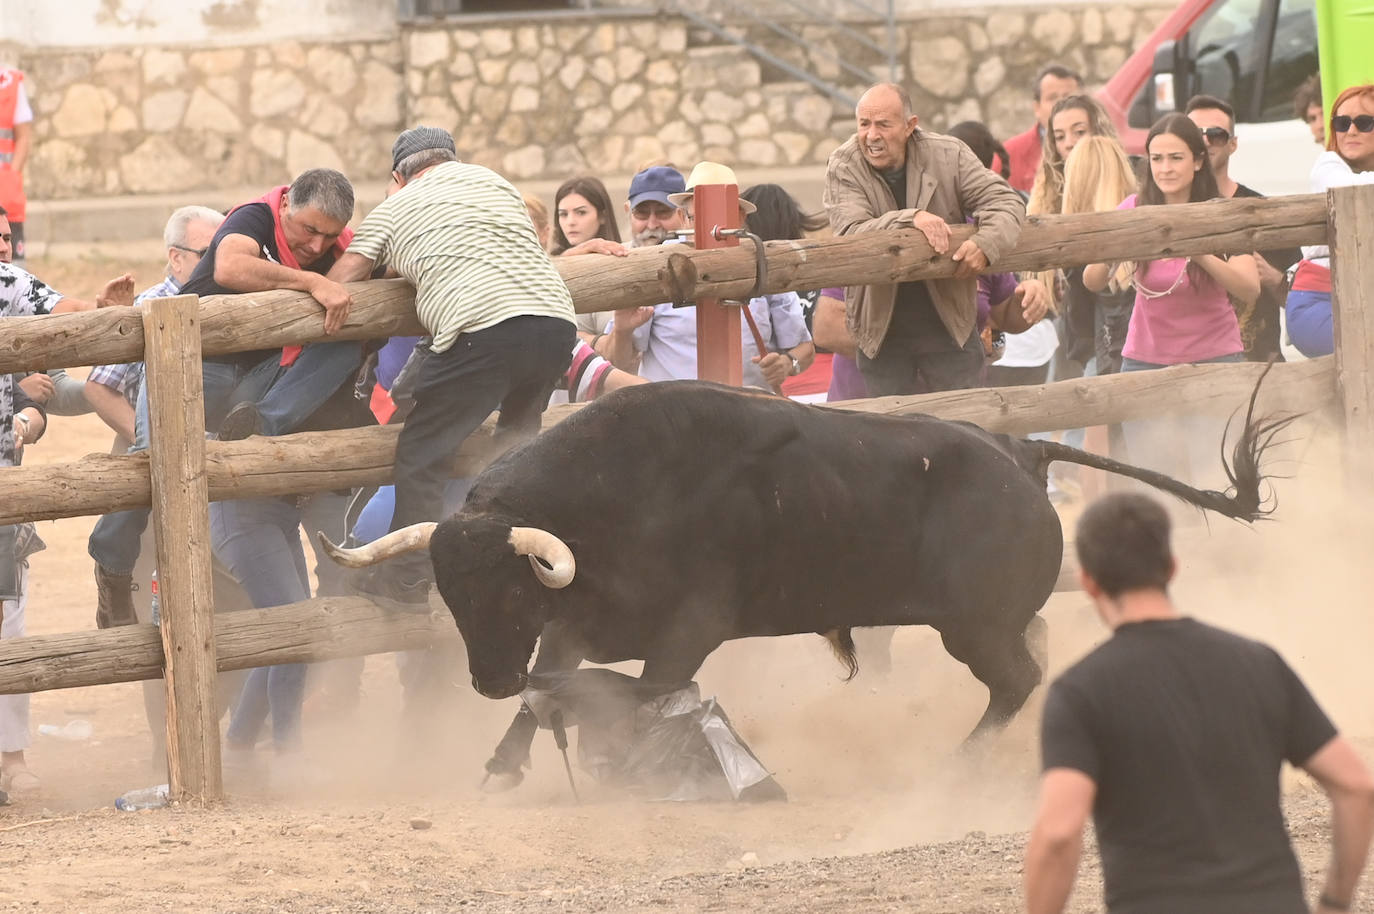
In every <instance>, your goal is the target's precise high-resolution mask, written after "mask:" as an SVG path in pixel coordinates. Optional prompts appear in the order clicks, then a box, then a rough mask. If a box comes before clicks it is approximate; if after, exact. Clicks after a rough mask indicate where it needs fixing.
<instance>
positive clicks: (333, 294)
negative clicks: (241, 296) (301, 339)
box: [215, 235, 353, 333]
mask: <svg viewBox="0 0 1374 914" xmlns="http://www.w3.org/2000/svg"><path fill="white" fill-rule="evenodd" d="M335 266H338V264H335ZM331 273H332V271H331ZM215 282H216V283H218V284H219V285H221V286H224V287H225V288H226V289H233V290H235V291H237V292H266V291H268V290H269V289H293V290H295V291H297V292H308V293H310V297H311V298H313V299H315V301H317V302H319V303H320V305H321V306H322V307H323V308H324V311H325V316H324V332H325V333H334V332H335V331H336V330H338V329H339V328H340V327H342V326H343V325H344V323H345V321H347V320H348V309H349V306H350V305H352V304H353V299H352V297H351V296H350V295H349V294H348V290H347V289H345V288H344V287H343V286H342V285H341V284H340V283H339V281H337V280H334V279H331V278H329V277H326V276H322V275H321V274H319V273H311V272H310V271H309V270H297V269H293V268H292V267H286V266H282V265H281V264H279V263H272V262H271V261H270V260H268V259H267V258H265V257H263V256H262V253H261V247H260V246H259V244H258V243H257V242H256V241H254V240H253V239H252V238H249V237H248V236H247V235H225V236H224V237H223V238H222V239H220V242H219V247H217V248H216V249H215Z"/></svg>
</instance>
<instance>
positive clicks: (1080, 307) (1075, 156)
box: [1060, 136, 1136, 375]
mask: <svg viewBox="0 0 1374 914" xmlns="http://www.w3.org/2000/svg"><path fill="white" fill-rule="evenodd" d="M1135 189H1136V180H1135V171H1134V170H1133V169H1132V168H1131V162H1130V160H1129V159H1128V158H1126V151H1125V150H1124V149H1122V148H1121V144H1120V143H1118V142H1117V141H1116V140H1114V139H1112V138H1111V137H1106V136H1089V137H1086V138H1084V139H1083V140H1082V142H1080V143H1078V144H1077V145H1076V147H1075V148H1074V149H1073V151H1072V152H1071V153H1070V155H1069V156H1068V158H1067V159H1066V160H1065V162H1064V185H1063V203H1062V208H1061V210H1060V212H1063V213H1065V214H1073V213H1102V212H1110V211H1112V210H1114V209H1116V208H1117V206H1118V205H1120V203H1121V201H1122V200H1124V199H1126V198H1127V197H1129V196H1130V195H1131V194H1132V193H1134V192H1135ZM1134 305H1135V289H1134V287H1133V286H1132V282H1131V268H1130V266H1129V265H1128V264H1121V265H1120V266H1118V267H1117V269H1116V272H1115V273H1114V274H1112V275H1111V276H1109V277H1108V280H1107V286H1106V288H1104V289H1102V290H1101V291H1100V292H1092V291H1089V290H1088V289H1087V288H1086V287H1085V286H1084V285H1083V270H1082V268H1074V269H1070V270H1065V271H1064V294H1063V306H1064V311H1065V313H1066V319H1067V321H1068V322H1069V324H1070V325H1072V326H1073V327H1075V329H1079V328H1082V329H1081V330H1080V332H1079V334H1077V335H1084V336H1086V335H1087V332H1090V333H1091V339H1092V341H1093V347H1092V357H1093V359H1095V362H1094V366H1095V369H1096V371H1095V373H1096V374H1099V375H1107V374H1115V373H1116V372H1118V371H1120V370H1121V348H1122V346H1124V345H1125V343H1126V329H1127V327H1129V326H1130V321H1131V310H1132V308H1133V306H1134ZM1089 327H1090V328H1091V330H1090V331H1087V328H1089Z"/></svg>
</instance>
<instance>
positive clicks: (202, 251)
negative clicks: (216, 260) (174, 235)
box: [172, 244, 210, 257]
mask: <svg viewBox="0 0 1374 914" xmlns="http://www.w3.org/2000/svg"><path fill="white" fill-rule="evenodd" d="M172 247H174V248H176V249H177V250H178V251H185V252H186V253H188V254H195V255H196V256H197V257H204V256H205V252H206V251H208V250H210V248H209V247H203V248H188V247H187V246H186V245H184V244H174V245H172Z"/></svg>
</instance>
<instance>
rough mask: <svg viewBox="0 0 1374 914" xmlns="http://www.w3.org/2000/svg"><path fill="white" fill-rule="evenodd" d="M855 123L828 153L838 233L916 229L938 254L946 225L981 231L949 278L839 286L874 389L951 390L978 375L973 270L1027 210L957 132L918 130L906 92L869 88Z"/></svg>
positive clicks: (878, 392)
mask: <svg viewBox="0 0 1374 914" xmlns="http://www.w3.org/2000/svg"><path fill="white" fill-rule="evenodd" d="M855 114H856V116H857V120H858V131H857V132H856V133H855V135H854V136H853V137H851V138H850V139H849V140H848V141H847V142H845V144H844V145H843V146H841V147H840V148H839V149H836V150H835V151H834V152H833V153H831V155H830V163H829V165H827V167H826V173H825V209H826V213H827V214H828V215H829V217H830V225H831V227H832V228H833V229H834V230H835V234H836V235H853V234H857V233H859V232H871V231H879V230H884V229H892V228H901V227H905V226H908V225H910V226H914V227H915V228H917V229H920V230H921V232H922V233H923V234H924V235H925V236H926V239H927V240H928V241H929V242H930V245H931V247H932V248H934V249H935V252H936V253H937V254H945V253H948V251H949V238H950V233H949V225H950V223H954V224H957V225H962V224H964V223H965V222H967V221H969V219H970V217H972V219H973V221H974V222H976V223H977V226H978V230H977V232H976V233H975V234H974V236H973V238H971V239H970V240H968V241H965V242H964V243H963V244H962V245H960V246H959V248H958V249H957V250H956V251H955V252H954V260H956V261H959V264H960V267H959V271H958V273H956V274H955V278H953V279H932V280H924V281H916V282H904V283H897V284H892V283H884V284H875V285H871V286H855V287H851V288H849V289H847V290H845V306H846V307H845V310H846V316H847V323H848V325H849V329H850V331H851V332H852V333H853V334H854V340H855V342H856V343H857V344H858V349H859V352H858V361H859V370H860V371H861V372H863V376H864V380H865V381H867V382H868V389H869V393H870V394H872V395H873V396H892V395H896V394H910V393H915V392H916V391H917V390H919V389H921V388H919V387H918V382H917V378H918V376H919V377H920V379H921V380H923V381H924V382H925V385H924V389H927V390H957V389H960V388H966V387H973V386H976V385H977V384H978V382H979V378H980V376H981V373H982V367H983V346H982V342H981V340H979V338H978V331H977V328H976V326H975V323H976V316H977V305H976V298H975V296H976V291H977V280H976V279H975V277H976V275H977V274H978V273H980V272H983V271H984V270H986V269H987V268H988V264H989V262H990V261H995V260H997V258H998V257H1000V256H1001V255H1002V254H1004V253H1005V252H1007V251H1008V250H1010V249H1011V248H1012V246H1013V245H1015V244H1016V239H1017V238H1018V237H1019V236H1020V234H1021V224H1022V222H1023V221H1024V219H1025V216H1026V207H1025V204H1023V203H1022V201H1021V197H1020V195H1019V194H1017V193H1016V191H1014V190H1012V189H1011V186H1010V185H1008V184H1007V182H1006V181H1005V180H1003V179H1002V178H1001V177H1000V176H998V175H996V174H993V173H992V172H991V171H989V170H988V169H986V168H984V167H983V165H982V163H981V162H979V161H978V159H977V158H975V157H974V155H973V153H972V152H971V151H970V150H969V148H968V147H967V146H965V145H964V144H963V142H961V141H960V140H957V139H955V138H954V137H948V136H942V135H940V134H937V133H926V132H924V131H921V130H918V129H917V128H916V124H917V120H918V119H917V117H916V116H915V115H914V114H912V113H911V98H910V96H908V95H907V93H906V90H904V89H902V88H901V87H900V86H896V85H892V84H891V83H880V84H879V85H876V86H873V87H872V88H871V89H869V90H868V91H867V92H865V93H864V94H863V97H862V98H860V99H859V104H858V107H857V108H856V109H855Z"/></svg>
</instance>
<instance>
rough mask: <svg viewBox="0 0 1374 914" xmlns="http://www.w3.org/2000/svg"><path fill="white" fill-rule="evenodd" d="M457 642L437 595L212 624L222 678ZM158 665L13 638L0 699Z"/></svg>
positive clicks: (36, 638) (1064, 577) (1074, 585)
mask: <svg viewBox="0 0 1374 914" xmlns="http://www.w3.org/2000/svg"><path fill="white" fill-rule="evenodd" d="M1078 589H1079V584H1078V562H1077V559H1076V558H1074V556H1073V551H1072V547H1070V548H1069V549H1068V550H1067V551H1066V552H1065V553H1064V563H1063V566H1062V567H1061V569H1060V573H1059V579H1058V581H1057V582H1056V584H1055V590H1056V591H1076V590H1078ZM459 637H460V636H459V634H458V628H457V626H455V625H454V624H453V617H452V616H451V615H449V611H448V609H447V608H446V607H445V606H444V604H443V602H442V601H441V600H440V599H439V597H438V595H437V594H431V596H430V612H429V613H427V614H425V613H392V612H387V611H385V610H382V609H379V608H378V607H377V606H376V605H375V604H373V603H372V602H371V601H370V600H367V599H364V598H362V597H317V598H315V599H312V600H304V601H302V602H300V603H290V604H287V605H285V606H275V607H272V608H271V609H250V610H239V611H237V612H227V613H219V614H217V615H216V616H215V644H216V647H217V648H218V660H217V667H218V669H219V671H220V672H222V673H223V672H227V671H229V670H243V669H248V668H250V667H257V666H271V665H274V664H279V663H314V662H316V661H320V660H333V659H335V658H338V657H359V656H363V655H366V654H382V653H387V652H389V651H405V650H419V649H423V648H426V647H430V646H432V645H435V644H440V643H444V642H456V641H458V640H459ZM162 664H163V653H162V639H161V638H160V637H159V632H158V629H157V627H156V626H153V625H126V626H123V627H121V628H109V629H104V630H100V629H96V630H93V631H84V632H70V633H67V634H60V635H31V636H29V637H26V638H11V639H7V640H5V641H0V695H13V694H20V693H25V692H45V691H51V690H54V689H77V688H84V687H86V686H95V685H106V684H109V683H114V682H135V681H138V680H142V679H160V678H161V677H162Z"/></svg>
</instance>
